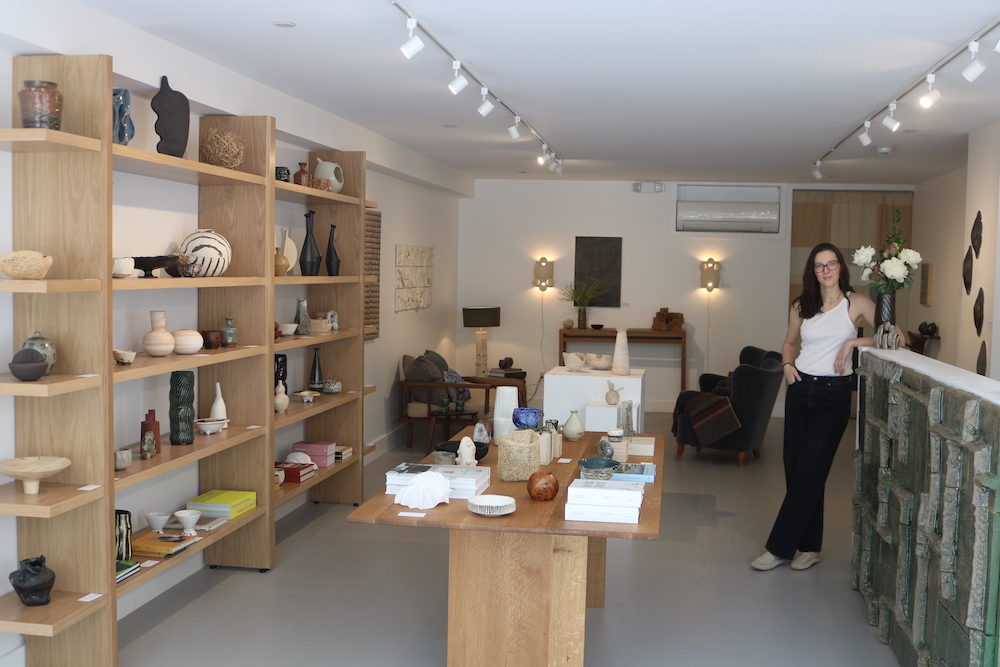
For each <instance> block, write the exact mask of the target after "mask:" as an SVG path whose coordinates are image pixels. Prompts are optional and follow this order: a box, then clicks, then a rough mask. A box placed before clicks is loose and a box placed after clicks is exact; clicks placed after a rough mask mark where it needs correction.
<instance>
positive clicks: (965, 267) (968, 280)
mask: <svg viewBox="0 0 1000 667" xmlns="http://www.w3.org/2000/svg"><path fill="white" fill-rule="evenodd" d="M962 282H963V283H964V284H965V293H966V294H972V246H971V245H970V246H969V249H968V251H966V253H965V259H964V260H963V261H962Z"/></svg>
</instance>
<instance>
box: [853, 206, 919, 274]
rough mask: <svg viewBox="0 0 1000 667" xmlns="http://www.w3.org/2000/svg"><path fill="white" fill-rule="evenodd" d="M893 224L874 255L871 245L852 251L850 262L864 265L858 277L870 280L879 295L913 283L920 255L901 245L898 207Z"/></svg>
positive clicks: (902, 242)
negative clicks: (852, 256)
mask: <svg viewBox="0 0 1000 667" xmlns="http://www.w3.org/2000/svg"><path fill="white" fill-rule="evenodd" d="M892 219H893V225H892V227H890V228H889V233H888V234H886V237H885V245H883V246H882V250H880V251H879V252H878V253H877V254H876V252H875V249H874V248H872V247H871V246H862V247H861V248H858V250H857V252H855V253H854V263H855V264H856V265H857V266H861V267H864V270H863V271H862V272H861V280H863V281H864V282H866V283H870V284H871V285H873V286H874V287H875V289H876V290H878V292H879V293H880V294H895V293H896V291H897V290H900V289H902V288H903V287H909V286H910V284H911V283H912V282H913V272H914V271H916V269H917V267H918V266H919V265H920V262H921V261H923V257H921V256H920V253H919V252H917V251H916V250H913V249H911V248H904V247H903V244H904V243H906V241H907V239H904V238H903V234H902V233H901V232H900V231H899V228H898V227H896V224H897V223H898V222H899V209H898V208H897V209H896V210H895V211H893V215H892Z"/></svg>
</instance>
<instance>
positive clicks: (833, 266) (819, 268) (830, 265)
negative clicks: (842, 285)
mask: <svg viewBox="0 0 1000 667" xmlns="http://www.w3.org/2000/svg"><path fill="white" fill-rule="evenodd" d="M839 267H840V262H838V261H837V260H835V259H833V260H830V261H829V262H827V263H826V264H813V270H814V271H815V272H816V273H823V271H824V270H825V269H829V270H831V271H836V270H837V269H838V268H839Z"/></svg>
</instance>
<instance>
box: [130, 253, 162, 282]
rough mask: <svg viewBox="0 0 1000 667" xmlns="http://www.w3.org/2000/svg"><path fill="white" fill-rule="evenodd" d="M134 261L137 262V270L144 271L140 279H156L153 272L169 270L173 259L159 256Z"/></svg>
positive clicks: (138, 258) (137, 258)
mask: <svg viewBox="0 0 1000 667" xmlns="http://www.w3.org/2000/svg"><path fill="white" fill-rule="evenodd" d="M132 259H133V260H134V261H135V268H137V269H139V270H140V271H142V275H141V276H140V278H155V277H156V276H154V275H153V271H155V270H157V269H165V268H167V265H168V264H170V261H171V259H172V258H171V257H168V256H166V255H158V256H156V257H133V258H132Z"/></svg>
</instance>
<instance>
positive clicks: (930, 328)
mask: <svg viewBox="0 0 1000 667" xmlns="http://www.w3.org/2000/svg"><path fill="white" fill-rule="evenodd" d="M917 331H919V332H920V333H922V334H923V335H925V336H936V335H937V332H938V325H937V324H935V323H934V322H921V323H920V326H918V327H917Z"/></svg>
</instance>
